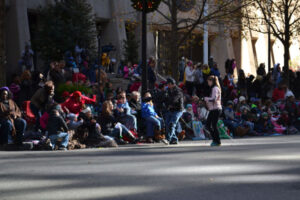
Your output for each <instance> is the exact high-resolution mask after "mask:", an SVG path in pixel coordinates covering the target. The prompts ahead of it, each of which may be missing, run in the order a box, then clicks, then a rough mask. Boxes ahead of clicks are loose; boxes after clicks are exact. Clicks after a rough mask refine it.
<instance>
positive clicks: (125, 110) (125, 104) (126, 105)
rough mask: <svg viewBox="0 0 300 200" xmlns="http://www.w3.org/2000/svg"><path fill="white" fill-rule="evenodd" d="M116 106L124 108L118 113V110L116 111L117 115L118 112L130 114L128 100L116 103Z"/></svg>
mask: <svg viewBox="0 0 300 200" xmlns="http://www.w3.org/2000/svg"><path fill="white" fill-rule="evenodd" d="M117 107H118V108H123V109H124V113H119V111H117V113H116V114H117V115H120V114H121V115H124V114H126V115H131V108H130V106H129V104H128V102H126V103H124V104H118V105H117Z"/></svg>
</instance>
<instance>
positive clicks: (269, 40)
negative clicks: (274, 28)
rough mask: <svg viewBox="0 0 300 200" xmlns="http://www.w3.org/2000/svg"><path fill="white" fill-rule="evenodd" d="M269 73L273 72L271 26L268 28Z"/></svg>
mask: <svg viewBox="0 0 300 200" xmlns="http://www.w3.org/2000/svg"><path fill="white" fill-rule="evenodd" d="M268 29H269V30H268V72H270V71H271V30H270V25H269V27H268Z"/></svg>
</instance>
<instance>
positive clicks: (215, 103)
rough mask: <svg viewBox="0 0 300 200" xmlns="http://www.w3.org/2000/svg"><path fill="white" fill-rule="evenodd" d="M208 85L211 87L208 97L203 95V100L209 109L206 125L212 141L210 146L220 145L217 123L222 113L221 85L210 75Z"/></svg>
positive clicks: (216, 78)
mask: <svg viewBox="0 0 300 200" xmlns="http://www.w3.org/2000/svg"><path fill="white" fill-rule="evenodd" d="M207 83H208V86H209V87H210V89H211V93H210V97H205V98H204V100H205V102H206V105H207V107H208V109H209V115H208V117H207V122H206V126H207V128H208V130H209V131H210V133H211V136H212V138H213V142H212V143H211V146H220V145H221V140H220V137H219V132H218V129H217V123H218V121H219V117H220V115H221V113H222V105H221V87H220V84H219V80H218V77H216V76H210V77H208V79H207Z"/></svg>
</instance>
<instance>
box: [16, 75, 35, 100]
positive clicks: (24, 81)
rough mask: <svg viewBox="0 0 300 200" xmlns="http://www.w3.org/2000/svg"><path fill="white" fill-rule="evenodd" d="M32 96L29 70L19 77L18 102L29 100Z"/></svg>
mask: <svg viewBox="0 0 300 200" xmlns="http://www.w3.org/2000/svg"><path fill="white" fill-rule="evenodd" d="M31 95H32V77H31V73H30V71H29V70H25V71H24V72H23V73H22V75H21V91H20V99H19V100H20V102H23V101H28V100H30V98H31Z"/></svg>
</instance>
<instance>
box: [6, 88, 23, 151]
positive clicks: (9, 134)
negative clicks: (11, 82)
mask: <svg viewBox="0 0 300 200" xmlns="http://www.w3.org/2000/svg"><path fill="white" fill-rule="evenodd" d="M21 117H22V113H21V111H20V109H19V107H18V106H17V104H16V103H15V102H14V101H13V100H11V99H10V97H9V89H8V88H7V87H3V88H0V125H1V129H0V145H2V144H11V143H14V144H17V145H21V144H22V142H23V136H24V132H25V129H26V121H25V120H24V119H22V118H21Z"/></svg>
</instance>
